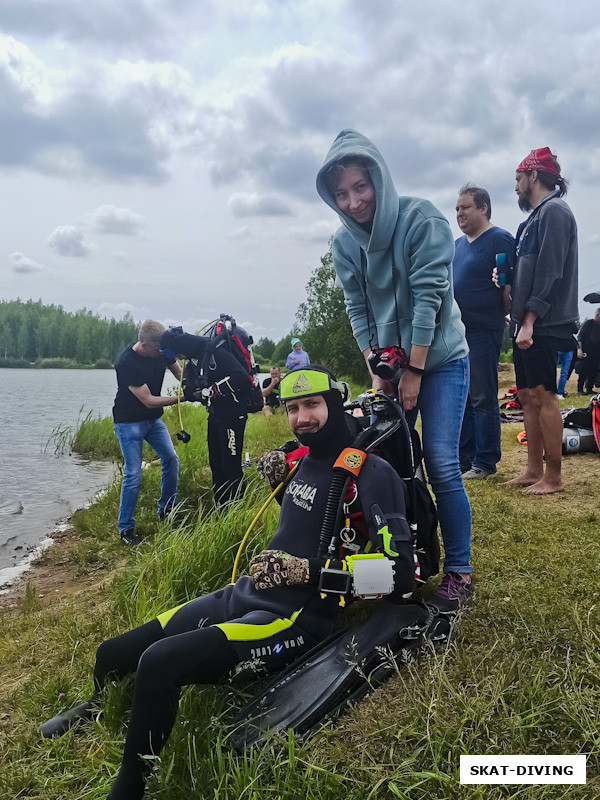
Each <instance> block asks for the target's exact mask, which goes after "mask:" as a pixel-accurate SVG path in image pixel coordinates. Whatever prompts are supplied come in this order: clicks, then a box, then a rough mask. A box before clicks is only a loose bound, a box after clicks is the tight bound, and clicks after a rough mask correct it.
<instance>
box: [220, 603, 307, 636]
mask: <svg viewBox="0 0 600 800" xmlns="http://www.w3.org/2000/svg"><path fill="white" fill-rule="evenodd" d="M256 610H257V611H258V610H260V609H256ZM301 613H302V609H300V611H295V612H294V613H293V614H292V616H291V617H290V618H289V619H286V618H285V617H281V618H280V619H276V620H275V621H274V622H269V623H267V624H266V625H260V624H257V623H253V622H218V623H217V624H216V625H213V626H212V627H213V628H220V629H221V630H222V631H223V633H224V634H225V636H227V638H228V640H229V641H230V642H251V641H254V640H259V639H269V638H270V637H271V636H276V635H277V634H278V633H281V632H282V631H285V630H288V628H291V627H292V626H293V625H294V623H295V622H296V620H297V619H298V617H299V616H300V614H301Z"/></svg>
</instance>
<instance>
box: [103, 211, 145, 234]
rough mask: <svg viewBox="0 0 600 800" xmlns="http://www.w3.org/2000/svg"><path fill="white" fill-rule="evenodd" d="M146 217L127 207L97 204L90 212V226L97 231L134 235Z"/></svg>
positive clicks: (142, 225) (141, 226)
mask: <svg viewBox="0 0 600 800" xmlns="http://www.w3.org/2000/svg"><path fill="white" fill-rule="evenodd" d="M146 224H147V223H146V219H145V218H144V217H143V216H142V215H141V214H136V213H135V212H133V211H131V210H130V209H129V208H117V207H116V206H111V205H103V206H99V208H97V209H96V210H95V211H94V212H93V214H92V227H93V229H94V230H95V231H96V232H97V233H119V234H123V235H126V236H135V235H136V234H137V233H139V231H140V230H141V229H142V228H144V227H145V226H146Z"/></svg>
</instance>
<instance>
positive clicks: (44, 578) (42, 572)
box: [0, 488, 108, 607]
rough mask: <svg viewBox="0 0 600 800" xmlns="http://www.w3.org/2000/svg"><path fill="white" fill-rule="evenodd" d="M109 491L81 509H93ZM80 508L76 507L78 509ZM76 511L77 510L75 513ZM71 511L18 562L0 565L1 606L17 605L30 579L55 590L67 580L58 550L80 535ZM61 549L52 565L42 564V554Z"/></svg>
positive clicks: (92, 499)
mask: <svg viewBox="0 0 600 800" xmlns="http://www.w3.org/2000/svg"><path fill="white" fill-rule="evenodd" d="M107 491H108V488H104V489H99V490H98V491H97V492H96V493H95V494H94V496H93V497H92V498H91V499H90V500H88V501H87V502H86V503H83V505H81V506H80V508H82V509H83V508H90V507H91V506H92V505H94V503H97V502H98V500H100V499H101V498H102V497H103V496H104V495H105V494H106V492H107ZM79 510H80V509H79V508H78V509H76V511H79ZM73 513H75V512H73ZM72 516H73V514H71V515H70V516H69V517H67V518H66V519H64V520H59V521H57V522H56V523H55V525H54V528H53V529H52V530H51V532H50V533H47V534H44V535H43V536H42V538H41V539H40V541H39V542H38V543H37V544H36V545H35V546H34V547H32V549H31V550H30V551H29V552H28V553H27V554H26V555H25V556H23V558H22V559H21V561H19V563H18V564H14V565H13V566H10V567H2V568H0V605H6V604H7V602H8V604H9V606H10V607H14V605H16V603H13V602H11V601H16V600H17V599H18V598H19V596H20V595H21V594H22V593H23V591H25V587H26V586H27V583H28V582H29V581H30V580H34V581H36V585H38V584H40V583H43V584H44V585H45V586H46V589H48V587H50V585H51V584H54V585H53V586H52V587H51V588H53V589H54V591H55V592H58V591H59V589H58V588H56V587H57V586H58V585H63V584H64V583H65V581H66V577H67V576H66V574H65V571H64V570H63V569H62V567H63V566H64V565H65V564H66V561H64V560H61V559H60V555H61V554H62V553H60V552H59V551H60V550H61V549H62V551H65V552H66V550H67V549H69V548H70V547H71V546H72V545H73V544H74V542H75V537H76V534H77V531H76V529H75V528H74V526H73V524H72V523H71V517H72ZM55 552H59V557H58V560H57V559H52V560H51V563H50V565H49V564H48V562H44V563H42V562H41V561H40V559H41V558H42V556H44V555H46V556H49V555H51V554H52V555H53V554H54V553H55Z"/></svg>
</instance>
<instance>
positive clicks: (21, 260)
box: [8, 252, 46, 273]
mask: <svg viewBox="0 0 600 800" xmlns="http://www.w3.org/2000/svg"><path fill="white" fill-rule="evenodd" d="M8 263H9V264H10V266H11V268H12V270H13V272H20V273H27V272H41V271H42V270H45V269H46V267H44V266H43V265H42V264H38V262H37V261H34V260H33V259H32V258H28V257H27V256H25V255H23V253H18V252H17V253H12V254H11V255H10V256H9V257H8Z"/></svg>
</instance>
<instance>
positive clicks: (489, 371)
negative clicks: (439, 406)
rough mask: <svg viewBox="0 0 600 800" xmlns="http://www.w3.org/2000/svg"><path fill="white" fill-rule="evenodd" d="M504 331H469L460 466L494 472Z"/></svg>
mask: <svg viewBox="0 0 600 800" xmlns="http://www.w3.org/2000/svg"><path fill="white" fill-rule="evenodd" d="M503 336H504V331H503V330H495V331H494V330H469V329H468V328H467V343H468V345H469V370H470V377H469V395H468V397H467V405H466V407H465V416H464V419H463V424H462V430H461V434H460V445H459V460H460V464H461V466H462V467H466V468H467V469H470V468H471V467H477V469H482V470H484V472H489V473H494V472H496V464H497V463H498V462H499V461H500V458H501V457H502V452H501V450H500V408H499V406H498V362H499V361H500V348H501V347H502V338H503Z"/></svg>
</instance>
